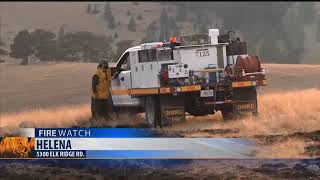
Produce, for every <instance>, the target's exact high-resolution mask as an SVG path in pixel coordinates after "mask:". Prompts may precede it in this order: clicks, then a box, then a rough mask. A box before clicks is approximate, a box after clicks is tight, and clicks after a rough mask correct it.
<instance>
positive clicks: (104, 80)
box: [91, 61, 112, 120]
mask: <svg viewBox="0 0 320 180" xmlns="http://www.w3.org/2000/svg"><path fill="white" fill-rule="evenodd" d="M111 80H112V75H111V70H110V68H109V66H108V62H107V61H102V62H100V63H99V65H98V67H97V71H96V73H95V74H94V75H93V77H92V92H93V93H92V96H91V112H92V118H104V119H106V120H107V119H109V117H110V116H109V112H108V111H111V110H112V107H111V106H112V100H111V95H110V87H111Z"/></svg>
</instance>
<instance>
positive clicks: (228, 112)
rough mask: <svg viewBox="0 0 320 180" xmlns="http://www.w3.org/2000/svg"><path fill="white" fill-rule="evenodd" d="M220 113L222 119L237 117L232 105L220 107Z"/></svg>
mask: <svg viewBox="0 0 320 180" xmlns="http://www.w3.org/2000/svg"><path fill="white" fill-rule="evenodd" d="M221 114H222V116H223V120H224V121H230V120H234V119H236V118H237V114H236V113H235V112H234V111H233V106H232V105H230V106H225V107H224V108H223V109H221Z"/></svg>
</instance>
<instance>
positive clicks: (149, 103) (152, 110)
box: [144, 96, 160, 128]
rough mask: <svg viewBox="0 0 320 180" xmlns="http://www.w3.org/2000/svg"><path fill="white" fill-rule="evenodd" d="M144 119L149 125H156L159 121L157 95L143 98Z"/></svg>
mask: <svg viewBox="0 0 320 180" xmlns="http://www.w3.org/2000/svg"><path fill="white" fill-rule="evenodd" d="M144 108H145V112H146V120H147V123H148V124H149V125H150V126H153V127H155V128H156V127H157V124H159V122H160V104H159V98H158V97H157V96H147V97H146V100H145V107H144Z"/></svg>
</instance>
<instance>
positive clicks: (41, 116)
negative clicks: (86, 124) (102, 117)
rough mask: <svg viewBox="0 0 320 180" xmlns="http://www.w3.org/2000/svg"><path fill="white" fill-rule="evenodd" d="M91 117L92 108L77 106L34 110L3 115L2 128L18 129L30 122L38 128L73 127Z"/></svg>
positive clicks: (0, 120) (0, 121)
mask: <svg viewBox="0 0 320 180" xmlns="http://www.w3.org/2000/svg"><path fill="white" fill-rule="evenodd" d="M90 117H91V110H90V106H89V105H87V104H84V105H75V106H63V107H55V108H50V109H41V108H39V109H34V110H30V111H23V112H18V113H10V114H1V115H0V118H1V119H0V127H18V126H19V125H20V123H22V122H28V124H33V125H34V126H36V127H71V126H73V125H77V124H79V123H80V122H82V121H86V120H89V119H90Z"/></svg>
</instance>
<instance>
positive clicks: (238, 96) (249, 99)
mask: <svg viewBox="0 0 320 180" xmlns="http://www.w3.org/2000/svg"><path fill="white" fill-rule="evenodd" d="M233 93H234V94H233V100H234V101H236V103H235V104H233V111H234V113H236V114H238V115H240V116H246V115H254V116H257V115H258V101H257V91H256V87H247V88H238V89H234V92H233Z"/></svg>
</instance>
